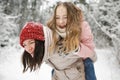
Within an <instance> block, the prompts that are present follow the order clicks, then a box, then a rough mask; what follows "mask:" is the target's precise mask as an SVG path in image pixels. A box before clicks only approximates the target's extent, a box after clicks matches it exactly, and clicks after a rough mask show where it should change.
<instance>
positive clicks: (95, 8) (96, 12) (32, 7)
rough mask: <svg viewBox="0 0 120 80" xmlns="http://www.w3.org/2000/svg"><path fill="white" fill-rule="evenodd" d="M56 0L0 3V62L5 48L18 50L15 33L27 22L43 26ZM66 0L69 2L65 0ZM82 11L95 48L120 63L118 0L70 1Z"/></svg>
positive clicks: (119, 6)
mask: <svg viewBox="0 0 120 80" xmlns="http://www.w3.org/2000/svg"><path fill="white" fill-rule="evenodd" d="M57 1H60V0H51V1H50V0H0V63H1V59H2V58H1V57H3V56H1V55H2V51H4V50H5V49H6V48H7V47H8V46H9V47H13V46H14V47H16V48H18V49H20V47H19V46H18V45H19V40H18V37H19V32H20V30H21V28H22V26H23V25H24V24H25V23H26V22H28V21H37V22H41V23H42V24H44V25H46V22H47V20H48V19H49V18H50V17H51V16H52V15H53V10H54V6H55V5H56V2H57ZM69 1H70V0H69ZM71 1H72V2H73V3H74V4H75V5H77V6H78V7H79V8H81V9H82V10H83V12H84V16H85V19H86V20H87V21H88V22H89V24H90V26H91V29H92V32H93V34H94V41H95V45H96V48H100V49H102V48H110V49H113V52H112V53H113V55H115V56H116V59H117V61H118V62H119V64H120V0H71Z"/></svg>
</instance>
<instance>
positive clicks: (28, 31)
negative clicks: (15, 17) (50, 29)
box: [20, 22, 45, 47]
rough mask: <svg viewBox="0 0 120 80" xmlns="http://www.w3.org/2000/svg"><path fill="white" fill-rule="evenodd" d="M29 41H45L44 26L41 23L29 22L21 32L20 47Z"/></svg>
mask: <svg viewBox="0 0 120 80" xmlns="http://www.w3.org/2000/svg"><path fill="white" fill-rule="evenodd" d="M27 39H36V40H41V41H44V40H45V39H44V32H43V26H42V24H40V23H35V22H27V23H26V24H25V25H24V27H23V29H22V30H21V32H20V45H21V46H22V47H23V42H24V41H25V40H27Z"/></svg>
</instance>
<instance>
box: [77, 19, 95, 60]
mask: <svg viewBox="0 0 120 80" xmlns="http://www.w3.org/2000/svg"><path fill="white" fill-rule="evenodd" d="M81 27H82V34H81V37H80V38H81V42H80V52H79V53H78V55H79V56H80V57H82V58H84V59H85V58H87V57H90V58H91V59H92V60H93V61H95V60H96V58H97V57H96V53H95V51H94V48H95V44H94V42H93V34H92V32H91V29H90V26H89V24H88V22H86V21H84V22H83V23H82V26H81Z"/></svg>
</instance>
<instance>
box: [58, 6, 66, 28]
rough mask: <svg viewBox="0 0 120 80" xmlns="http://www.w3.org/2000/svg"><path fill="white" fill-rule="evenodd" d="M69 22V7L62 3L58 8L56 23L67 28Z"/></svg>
mask: <svg viewBox="0 0 120 80" xmlns="http://www.w3.org/2000/svg"><path fill="white" fill-rule="evenodd" d="M66 24H67V9H66V8H65V7H64V6H63V5H60V6H58V7H57V9H56V25H57V27H59V28H62V29H63V28H65V27H66Z"/></svg>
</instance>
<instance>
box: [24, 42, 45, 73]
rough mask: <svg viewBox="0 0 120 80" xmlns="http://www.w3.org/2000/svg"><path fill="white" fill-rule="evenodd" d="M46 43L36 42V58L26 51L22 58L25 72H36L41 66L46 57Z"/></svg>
mask: <svg viewBox="0 0 120 80" xmlns="http://www.w3.org/2000/svg"><path fill="white" fill-rule="evenodd" d="M44 51H45V46H44V41H40V40H35V50H34V57H32V56H31V55H30V54H29V53H28V52H27V51H24V53H23V56H22V64H23V67H24V69H23V72H26V71H27V70H28V68H30V71H35V70H36V69H37V68H39V67H40V66H41V63H42V60H43V57H44Z"/></svg>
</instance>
